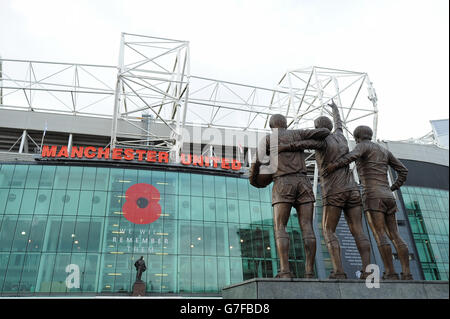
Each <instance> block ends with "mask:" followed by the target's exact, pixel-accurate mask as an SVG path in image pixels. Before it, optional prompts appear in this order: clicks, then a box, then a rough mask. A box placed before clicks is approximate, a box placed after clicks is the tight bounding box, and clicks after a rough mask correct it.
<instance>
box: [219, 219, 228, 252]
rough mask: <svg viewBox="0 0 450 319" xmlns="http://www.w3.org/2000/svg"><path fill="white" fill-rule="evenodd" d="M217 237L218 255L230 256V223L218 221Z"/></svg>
mask: <svg viewBox="0 0 450 319" xmlns="http://www.w3.org/2000/svg"><path fill="white" fill-rule="evenodd" d="M216 238H217V242H216V243H217V255H218V256H229V254H230V250H229V249H230V244H229V242H228V224H225V223H216Z"/></svg>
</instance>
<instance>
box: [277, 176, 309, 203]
mask: <svg viewBox="0 0 450 319" xmlns="http://www.w3.org/2000/svg"><path fill="white" fill-rule="evenodd" d="M314 201H315V198H314V193H313V189H312V185H311V182H310V181H309V178H308V176H306V175H304V174H289V175H284V176H280V177H276V178H275V179H274V184H273V188H272V205H275V204H278V203H290V204H292V205H293V206H297V205H299V204H306V203H311V202H314Z"/></svg>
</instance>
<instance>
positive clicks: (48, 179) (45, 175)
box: [39, 166, 56, 189]
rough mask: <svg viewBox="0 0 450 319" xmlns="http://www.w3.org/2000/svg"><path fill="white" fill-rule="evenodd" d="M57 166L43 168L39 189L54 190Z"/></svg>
mask: <svg viewBox="0 0 450 319" xmlns="http://www.w3.org/2000/svg"><path fill="white" fill-rule="evenodd" d="M55 171H56V167H55V166H43V167H42V172H41V179H40V181H39V188H45V189H51V188H53V180H54V178H55Z"/></svg>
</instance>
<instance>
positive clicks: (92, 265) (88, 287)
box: [82, 254, 99, 292]
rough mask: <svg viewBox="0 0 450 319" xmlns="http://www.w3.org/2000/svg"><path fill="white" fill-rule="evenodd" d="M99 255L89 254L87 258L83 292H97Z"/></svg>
mask: <svg viewBox="0 0 450 319" xmlns="http://www.w3.org/2000/svg"><path fill="white" fill-rule="evenodd" d="M98 259H99V255H97V254H88V255H87V256H86V263H85V267H84V274H83V287H82V288H83V291H84V292H96V291H97V275H98V274H97V265H98Z"/></svg>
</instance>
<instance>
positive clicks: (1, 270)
mask: <svg viewBox="0 0 450 319" xmlns="http://www.w3.org/2000/svg"><path fill="white" fill-rule="evenodd" d="M9 257H10V253H9V252H8V253H0V290H1V289H2V288H3V283H4V281H5V275H6V270H7V269H8V261H9Z"/></svg>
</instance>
